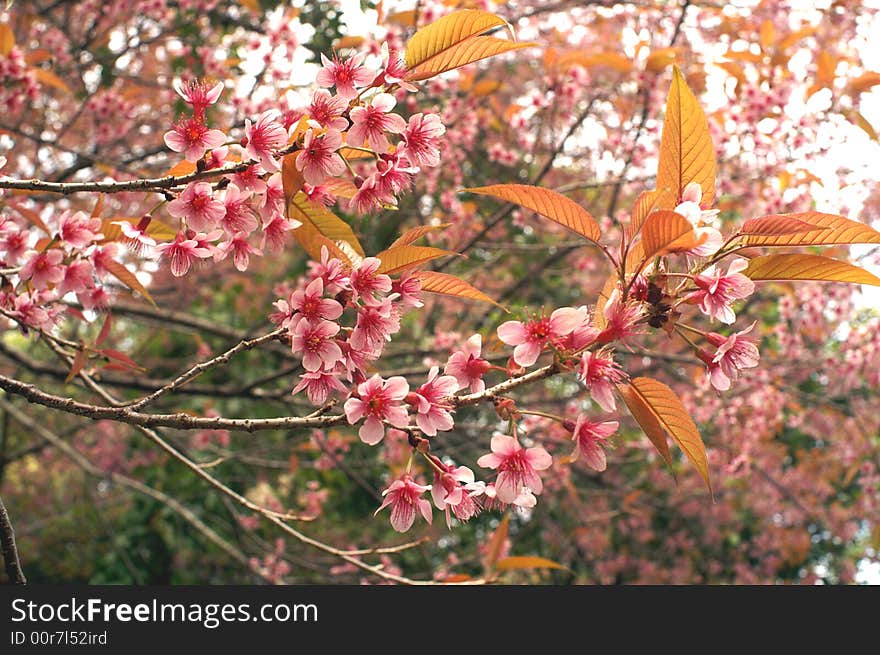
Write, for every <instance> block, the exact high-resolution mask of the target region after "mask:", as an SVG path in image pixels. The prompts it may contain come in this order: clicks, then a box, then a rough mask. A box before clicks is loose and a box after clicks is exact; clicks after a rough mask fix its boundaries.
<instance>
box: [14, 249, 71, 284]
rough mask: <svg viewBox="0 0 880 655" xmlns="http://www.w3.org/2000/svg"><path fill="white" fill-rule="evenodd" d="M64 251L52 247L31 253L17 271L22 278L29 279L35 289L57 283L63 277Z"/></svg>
mask: <svg viewBox="0 0 880 655" xmlns="http://www.w3.org/2000/svg"><path fill="white" fill-rule="evenodd" d="M63 260H64V253H62V252H61V251H60V250H57V249H52V250H46V251H44V252H34V253H31V255H30V257H29V258H28V259H27V261H25V263H24V266H22V267H21V271H19V274H18V275H19V277H20V278H21V279H22V280H30V281H31V283H32V284H33V285H34V288H36V289H45V288H46V287H47V286H49V285H50V284H58V283H59V282H61V280H63V279H64V266H62V265H61V262H62V261H63Z"/></svg>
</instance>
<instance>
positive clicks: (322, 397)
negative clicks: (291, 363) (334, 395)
mask: <svg viewBox="0 0 880 655" xmlns="http://www.w3.org/2000/svg"><path fill="white" fill-rule="evenodd" d="M299 379H300V382H299V384H298V385H296V387H294V389H293V391H292V393H293V394H297V393H299V392H300V391H302V390H303V389H305V390H306V395H308V397H309V402H310V403H312V404H313V405H323V404H324V403H326V402H327V398H328V397H329V396H330V393H331V392H333V391H336V392H338V393H345V392H346V391H347V389H346V387H345V385H344V384H342V382H341V381H340V380H339V378H337V377H336V374H335V373H332V372H330V371H309V372H307V373H303V374H302V375H301V376H299Z"/></svg>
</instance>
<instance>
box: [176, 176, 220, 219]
mask: <svg viewBox="0 0 880 655" xmlns="http://www.w3.org/2000/svg"><path fill="white" fill-rule="evenodd" d="M168 213H169V214H171V215H172V216H174V217H175V218H183V219H185V220H186V224H187V227H190V228H192V229H194V230H207V229H212V228H214V227H215V226H216V225H217V223H218V222H219V221H220V220H221V219H222V218H223V217H224V216H225V215H226V207H225V206H224V205H223V203H222V202H220V201H219V200H217V199H216V198H214V196H213V194H212V192H211V185H210V184H208V183H207V182H191V183H190V184H189V185H187V187H186V189H184V190H183V193H181V194H180V196H179V197H178V198H177V199H175V200H172V201H171V202H169V203H168Z"/></svg>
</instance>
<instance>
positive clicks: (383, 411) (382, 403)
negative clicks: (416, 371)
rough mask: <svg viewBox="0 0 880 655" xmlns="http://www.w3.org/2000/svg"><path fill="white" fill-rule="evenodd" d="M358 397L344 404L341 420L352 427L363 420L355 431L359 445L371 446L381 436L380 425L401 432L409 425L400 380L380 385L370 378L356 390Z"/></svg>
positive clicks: (405, 389)
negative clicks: (359, 441)
mask: <svg viewBox="0 0 880 655" xmlns="http://www.w3.org/2000/svg"><path fill="white" fill-rule="evenodd" d="M357 393H358V397H356V398H349V399H348V400H346V401H345V405H344V409H345V417H346V418H347V419H348V423H349V425H354V424H355V423H357V422H358V421H359V420H360V419H361V418H363V417H364V416H366V417H367V420H366V421H364V424H363V425H362V426H361V428H360V430H359V431H358V436H360V438H361V441H363V442H364V443H365V444H368V445H370V446H375V445H376V444H377V443H379V442H380V441H382V438H383V437H384V436H385V426H384V425H383V423H382V421H383V420H385V421H388V422H389V423H391V425H393V426H394V427H396V428H405V427H406V425H407V422H408V421H409V416H408V415H407V412H406V407H404V406H403V404H402V401H403V399H404V398H405V397H406V394H407V393H409V384H408V383H407V381H406V379H405V378H402V377H400V376H394V377H390V378H388V379H387V380H385V381H383V380H382V378H381V377H379V375H378V374H377V375H374V376H373V377H371V378H370V379H369V380H367V381H366V382H362V383H361V384H359V385H358V388H357Z"/></svg>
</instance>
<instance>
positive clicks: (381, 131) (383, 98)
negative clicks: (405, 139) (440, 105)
mask: <svg viewBox="0 0 880 655" xmlns="http://www.w3.org/2000/svg"><path fill="white" fill-rule="evenodd" d="M396 104H397V100H395V99H394V96H393V95H391V94H390V93H377V94H376V95H375V96H373V98H372V99H371V100H370V102H369V103H368V104H367V105H365V106H363V107H354V108H353V109H352V110H351V111H350V112H349V116H350V117H351V122H352V126H351V127H350V128H349V130H348V137H347V141H348V144H349V145H352V146H362V145H364V144H367V145H368V146H369V147H370V148H372V149H373V150H375V151H376V152H378V153H380V154H383V153H385V152H388V137H386V136H385V133H386V132H392V133H394V134H400V133H401V132H403V131H404V130H405V129H406V121H405V120H404V119H403V116H400V115H399V114H395V113H393V112H392V111H391V110H392V109H394V105H396Z"/></svg>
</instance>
